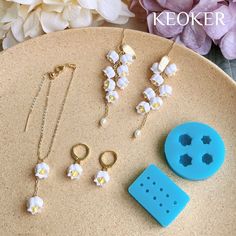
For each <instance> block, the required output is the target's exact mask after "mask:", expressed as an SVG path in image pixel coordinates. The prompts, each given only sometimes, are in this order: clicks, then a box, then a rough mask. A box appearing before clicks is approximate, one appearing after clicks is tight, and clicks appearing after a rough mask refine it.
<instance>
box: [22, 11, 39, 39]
mask: <svg viewBox="0 0 236 236" xmlns="http://www.w3.org/2000/svg"><path fill="white" fill-rule="evenodd" d="M39 14H40V12H39V10H36V11H33V12H32V13H30V15H29V16H28V17H27V19H26V20H25V23H24V25H23V30H24V35H25V37H28V36H29V37H31V38H33V37H36V36H38V35H41V34H43V29H42V27H41V24H40V20H39Z"/></svg>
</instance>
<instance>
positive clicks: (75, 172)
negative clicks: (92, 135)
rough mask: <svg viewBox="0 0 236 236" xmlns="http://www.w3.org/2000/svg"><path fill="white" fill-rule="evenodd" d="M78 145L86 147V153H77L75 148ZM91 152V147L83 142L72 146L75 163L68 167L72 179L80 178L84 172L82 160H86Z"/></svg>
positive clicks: (68, 173) (68, 174)
mask: <svg viewBox="0 0 236 236" xmlns="http://www.w3.org/2000/svg"><path fill="white" fill-rule="evenodd" d="M78 147H84V148H85V154H84V155H82V156H78V155H77V154H76V153H75V150H76V148H78ZM89 153H90V149H89V147H88V146H87V145H86V144H83V143H79V144H76V145H74V146H73V147H72V148H71V157H72V158H73V159H74V163H73V164H71V165H70V166H69V167H68V169H67V176H68V177H69V178H70V179H72V180H73V179H79V178H80V176H81V175H82V173H83V168H82V166H81V164H80V163H81V161H83V160H85V159H86V158H87V157H88V156H89Z"/></svg>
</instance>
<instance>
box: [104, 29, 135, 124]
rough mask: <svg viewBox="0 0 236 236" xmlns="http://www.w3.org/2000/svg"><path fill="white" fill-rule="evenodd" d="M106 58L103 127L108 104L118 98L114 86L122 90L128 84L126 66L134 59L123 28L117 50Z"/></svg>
mask: <svg viewBox="0 0 236 236" xmlns="http://www.w3.org/2000/svg"><path fill="white" fill-rule="evenodd" d="M106 58H107V60H108V61H109V62H110V63H111V66H107V67H106V68H105V69H104V70H103V74H104V77H105V81H104V83H103V90H104V91H105V96H104V102H105V113H104V115H103V117H102V118H101V119H100V126H102V127H105V126H106V124H107V117H108V115H109V107H110V104H113V103H115V102H116V101H117V100H118V99H119V94H118V92H117V91H116V88H118V89H120V90H124V89H125V88H126V87H127V86H128V84H129V80H128V79H127V76H128V75H129V68H128V66H129V65H131V64H132V63H133V61H134V60H135V59H136V55H135V52H134V50H133V49H132V48H131V47H130V46H129V45H128V44H126V43H125V30H123V33H122V41H121V44H120V45H119V47H118V49H117V51H115V50H111V51H109V52H108V54H107V55H106Z"/></svg>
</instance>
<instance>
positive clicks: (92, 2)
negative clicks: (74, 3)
mask: <svg viewBox="0 0 236 236" xmlns="http://www.w3.org/2000/svg"><path fill="white" fill-rule="evenodd" d="M78 2H79V4H80V5H81V6H82V7H84V8H87V9H97V2H98V0H78Z"/></svg>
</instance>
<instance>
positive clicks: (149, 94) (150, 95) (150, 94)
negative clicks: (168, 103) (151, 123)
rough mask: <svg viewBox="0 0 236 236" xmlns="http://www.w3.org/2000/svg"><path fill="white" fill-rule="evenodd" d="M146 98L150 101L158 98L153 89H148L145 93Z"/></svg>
mask: <svg viewBox="0 0 236 236" xmlns="http://www.w3.org/2000/svg"><path fill="white" fill-rule="evenodd" d="M143 94H144V97H145V98H146V99H148V100H149V101H150V99H151V98H154V97H156V93H155V91H154V90H153V89H152V88H146V89H145V90H144V92H143Z"/></svg>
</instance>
